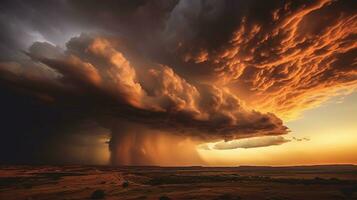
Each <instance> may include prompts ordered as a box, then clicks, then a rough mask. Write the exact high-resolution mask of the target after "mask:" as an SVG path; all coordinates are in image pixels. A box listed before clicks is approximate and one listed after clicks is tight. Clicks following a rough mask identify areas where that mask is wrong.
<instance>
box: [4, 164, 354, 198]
mask: <svg viewBox="0 0 357 200" xmlns="http://www.w3.org/2000/svg"><path fill="white" fill-rule="evenodd" d="M0 199H1V200H12V199H16V200H17V199H27V200H30V199H31V200H35V199H67V200H69V199H160V200H169V199H205V200H206V199H207V200H209V199H216V200H224V199H227V200H230V199H231V200H239V199H242V200H245V199H247V200H248V199H249V200H254V199H263V200H288V199H291V200H293V199H302V200H310V199H311V200H314V199H323V200H325V199H357V166H350V165H344V166H311V167H278V168H277V167H274V168H272V167H234V168H233V167H231V168H205V167H170V168H162V167H99V166H0Z"/></svg>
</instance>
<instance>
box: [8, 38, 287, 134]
mask: <svg viewBox="0 0 357 200" xmlns="http://www.w3.org/2000/svg"><path fill="white" fill-rule="evenodd" d="M81 42H83V43H84V44H79V43H81ZM78 45H79V46H85V48H84V49H85V50H84V49H82V50H83V51H82V52H80V51H79V50H80V49H81V48H77V47H78ZM67 48H68V49H67V50H66V52H65V53H64V54H61V52H60V50H59V49H57V48H56V47H54V46H51V45H50V44H48V43H35V44H34V45H33V46H32V47H31V48H30V52H29V53H28V55H29V56H30V57H31V58H32V59H33V60H34V62H35V63H34V64H37V65H43V66H44V67H43V68H40V66H37V67H36V66H35V67H34V68H36V69H37V70H38V72H37V73H35V71H34V70H32V69H31V70H28V71H24V69H27V68H26V67H21V66H19V65H20V64H19V63H2V64H1V69H2V70H4V72H6V73H3V79H5V80H8V81H9V82H16V83H18V84H20V85H19V87H22V88H25V87H26V88H27V89H29V90H30V91H35V92H38V93H44V94H45V95H48V96H49V97H50V98H53V99H55V100H57V101H65V102H67V101H73V102H76V101H80V99H82V101H85V104H89V105H90V104H91V103H92V104H93V106H95V107H96V108H97V109H98V114H99V113H100V112H103V114H104V113H105V114H110V115H111V116H112V117H113V118H119V119H120V118H123V119H126V120H130V121H134V122H138V123H142V124H147V125H149V126H151V127H154V128H157V129H164V130H170V131H174V130H176V131H179V132H182V133H185V135H189V136H191V137H199V138H204V139H208V138H210V139H218V138H223V139H227V140H230V139H237V138H242V137H251V136H257V135H279V134H285V133H286V132H287V128H286V127H285V126H283V124H282V121H281V120H280V119H278V118H277V117H275V116H274V115H273V114H262V113H260V112H257V111H252V110H250V109H248V108H246V107H245V106H244V104H243V103H242V102H240V100H239V99H238V97H236V96H235V95H234V94H232V93H231V92H229V90H225V89H221V88H218V87H216V86H209V85H199V86H197V87H196V86H194V85H192V84H190V83H188V82H187V81H186V80H184V79H182V78H181V77H180V76H178V75H177V74H176V73H175V72H174V71H173V70H172V69H171V68H169V67H167V66H162V65H155V64H153V67H151V68H149V69H143V68H140V67H134V66H132V64H131V62H130V61H129V60H127V59H126V57H124V56H123V54H122V53H121V52H119V51H117V50H116V48H115V47H114V46H112V43H111V42H110V41H108V40H106V39H104V38H94V39H92V38H90V37H89V36H85V35H82V36H81V37H78V38H73V39H72V40H71V41H70V42H69V43H67ZM26 64H27V65H28V63H25V64H23V65H26ZM17 70H18V71H17ZM139 70H141V73H142V74H145V76H142V77H145V79H140V77H138V76H137V75H136V74H137V72H136V71H139ZM31 73H32V74H31ZM7 74H10V75H12V76H4V75H7ZM18 76H21V77H22V78H24V80H25V84H24V85H23V86H22V85H21V83H20V82H19V81H17V80H16V78H17V77H18ZM14 78H15V80H14ZM27 79H31V80H27ZM28 82H30V83H31V82H34V83H36V82H37V83H38V84H34V85H28V84H27V83H28ZM46 82H48V84H52V85H48V84H44V83H46ZM42 84H43V85H45V87H41V85H42ZM32 86H33V88H31V87H32ZM46 90H48V92H46ZM76 106H78V107H81V106H82V105H81V104H79V105H76Z"/></svg>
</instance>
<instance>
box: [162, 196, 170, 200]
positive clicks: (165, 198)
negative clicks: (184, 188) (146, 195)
mask: <svg viewBox="0 0 357 200" xmlns="http://www.w3.org/2000/svg"><path fill="white" fill-rule="evenodd" d="M159 200H171V199H170V198H169V197H168V196H161V197H159Z"/></svg>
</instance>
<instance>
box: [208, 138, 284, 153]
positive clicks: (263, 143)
mask: <svg viewBox="0 0 357 200" xmlns="http://www.w3.org/2000/svg"><path fill="white" fill-rule="evenodd" d="M286 142H290V140H288V139H285V138H284V137H282V136H274V137H261V138H251V139H243V140H235V141H231V142H219V143H216V144H215V145H214V146H213V149H217V150H229V149H238V148H243V149H249V148H257V147H267V146H273V145H281V144H284V143H286Z"/></svg>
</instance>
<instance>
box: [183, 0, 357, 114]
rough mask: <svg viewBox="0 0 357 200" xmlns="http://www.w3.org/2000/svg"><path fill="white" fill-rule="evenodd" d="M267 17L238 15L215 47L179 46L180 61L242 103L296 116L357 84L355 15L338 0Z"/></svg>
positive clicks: (285, 9)
mask: <svg viewBox="0 0 357 200" xmlns="http://www.w3.org/2000/svg"><path fill="white" fill-rule="evenodd" d="M267 17H269V19H270V20H271V21H268V22H266V21H259V20H256V19H250V18H249V15H248V16H243V17H241V18H240V21H239V22H237V24H236V25H232V26H233V27H232V30H233V31H232V33H231V35H230V37H227V40H226V41H224V42H222V43H220V44H219V46H218V47H215V48H211V47H209V46H208V44H207V43H202V44H201V45H200V43H198V45H197V44H195V46H190V44H189V43H187V46H186V45H181V46H180V47H179V52H181V53H182V55H183V58H182V59H183V61H184V62H186V63H188V64H190V63H192V64H195V65H197V67H200V68H206V69H207V71H208V72H209V71H210V73H211V74H210V75H209V76H208V77H209V80H210V81H214V82H216V83H217V84H220V85H228V86H229V87H230V88H231V89H233V90H234V91H235V92H236V94H238V96H240V97H241V98H242V99H243V100H245V101H246V102H247V104H248V105H250V106H252V107H253V108H256V109H258V110H263V111H269V112H273V113H275V114H277V115H278V116H281V117H284V118H285V119H291V118H296V117H297V116H299V114H300V113H301V112H302V111H304V110H306V109H309V108H313V107H316V106H318V105H320V104H321V103H322V102H324V101H326V100H327V99H329V98H330V97H332V96H335V95H339V94H348V93H350V92H352V91H353V90H354V89H355V88H356V87H357V64H356V53H357V52H356V49H357V42H356V39H355V37H356V34H357V15H356V13H355V12H353V11H352V10H351V8H348V3H346V2H343V1H329V0H323V1H322V0H321V1H314V2H309V3H306V4H301V5H295V4H294V3H293V2H287V3H285V4H283V5H282V6H281V7H278V8H276V9H273V10H270V15H268V16H267Z"/></svg>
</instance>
